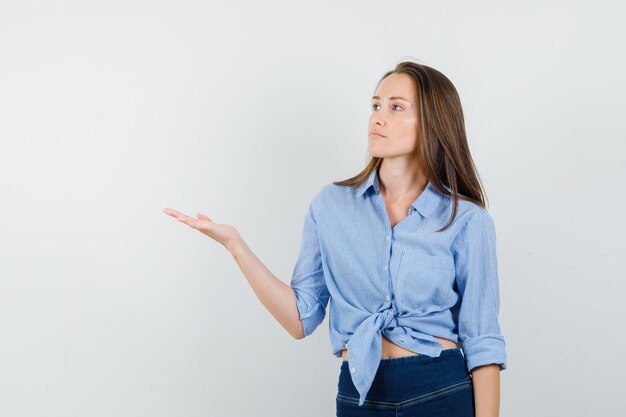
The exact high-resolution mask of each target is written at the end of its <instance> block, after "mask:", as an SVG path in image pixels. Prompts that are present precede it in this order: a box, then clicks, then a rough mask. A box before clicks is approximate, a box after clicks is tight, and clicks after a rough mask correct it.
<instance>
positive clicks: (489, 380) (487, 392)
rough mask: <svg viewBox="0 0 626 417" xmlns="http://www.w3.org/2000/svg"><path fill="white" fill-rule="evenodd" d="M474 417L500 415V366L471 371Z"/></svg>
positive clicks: (483, 367)
mask: <svg viewBox="0 0 626 417" xmlns="http://www.w3.org/2000/svg"><path fill="white" fill-rule="evenodd" d="M472 384H473V386H474V402H475V414H476V417H498V416H499V414H500V365H498V364H491V365H484V366H478V367H476V368H474V369H472Z"/></svg>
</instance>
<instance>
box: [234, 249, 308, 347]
mask: <svg viewBox="0 0 626 417" xmlns="http://www.w3.org/2000/svg"><path fill="white" fill-rule="evenodd" d="M230 253H231V255H232V256H233V258H235V261H236V262H237V265H239V269H241V272H243V274H244V275H245V277H246V279H247V280H248V282H249V283H250V285H251V286H252V290H253V291H254V293H255V294H256V296H257V298H258V299H259V300H260V301H261V303H262V304H263V305H264V306H265V308H267V309H268V310H269V312H270V313H271V314H272V315H273V316H274V318H275V319H276V320H278V322H279V323H280V324H281V325H282V326H283V327H284V328H285V330H287V331H288V332H289V334H290V335H292V336H293V337H294V338H296V339H302V338H303V337H304V330H303V328H302V322H301V321H300V316H299V314H298V309H297V308H296V295H295V293H294V290H293V289H292V288H291V287H290V286H289V285H287V284H285V283H284V282H282V281H281V280H280V279H278V278H276V276H274V274H272V272H271V271H270V270H269V269H267V267H266V266H265V265H264V264H263V262H261V260H260V259H259V258H258V257H257V256H256V255H255V254H254V252H252V250H250V248H249V247H248V245H247V244H246V242H245V241H244V240H243V239H237V240H235V241H234V242H233V244H232V246H231V248H230Z"/></svg>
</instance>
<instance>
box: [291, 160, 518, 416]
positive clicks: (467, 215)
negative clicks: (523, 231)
mask: <svg viewBox="0 0 626 417" xmlns="http://www.w3.org/2000/svg"><path fill="white" fill-rule="evenodd" d="M451 213H452V199H451V198H450V197H448V196H446V195H444V194H443V193H440V192H439V191H438V190H437V189H436V188H435V187H434V185H433V184H432V183H430V182H429V183H428V185H427V186H426V188H425V189H424V191H423V192H422V193H421V194H420V195H419V196H418V197H417V199H416V200H415V201H414V202H413V204H412V206H411V208H410V209H409V211H408V213H407V216H406V217H405V218H404V219H402V220H401V221H400V222H398V223H397V224H396V225H395V226H394V227H391V223H390V221H389V216H388V215H387V211H386V209H385V202H384V199H383V196H382V195H381V193H380V189H379V179H378V171H377V169H376V170H374V171H373V172H372V173H371V175H370V176H369V178H368V179H367V181H365V182H363V183H361V184H359V185H357V186H338V185H335V184H332V183H330V184H326V185H325V186H323V187H322V188H321V189H320V190H319V191H318V192H317V193H316V194H315V196H314V197H313V199H312V201H311V203H310V204H309V207H308V210H307V213H306V216H305V219H304V228H303V233H302V242H301V248H300V253H299V255H298V259H297V261H296V265H295V267H294V270H293V274H292V278H291V287H292V288H293V290H294V292H295V295H296V305H297V308H298V312H299V315H300V320H301V321H302V326H303V328H304V335H305V336H308V335H310V334H311V333H313V331H314V330H315V329H316V328H317V327H318V326H319V325H320V324H321V322H322V321H323V320H324V317H325V316H326V308H327V307H328V303H329V301H330V314H329V334H330V343H331V346H332V353H333V355H335V356H336V357H341V351H342V350H343V349H346V348H347V349H348V352H349V353H348V364H349V369H350V372H351V376H352V382H353V383H354V386H355V387H356V389H357V390H358V392H359V393H360V398H359V405H363V403H364V401H365V398H366V395H367V392H368V391H369V389H370V387H371V385H372V381H373V379H374V376H375V375H376V371H377V369H378V365H379V363H380V359H381V354H382V338H381V333H382V334H384V335H385V337H387V338H388V339H389V340H391V341H392V342H393V343H395V344H397V345H400V346H402V347H404V348H405V349H408V350H410V351H412V352H415V353H420V354H424V355H428V356H431V357H438V356H439V354H440V353H441V351H442V348H443V346H442V345H441V344H440V343H439V342H438V341H437V340H436V339H434V337H433V336H437V337H441V338H444V339H449V340H452V341H454V342H457V343H459V344H460V346H459V347H460V348H461V349H462V351H463V354H464V356H465V358H466V361H467V368H468V371H470V372H471V371H472V369H473V368H475V367H477V366H480V365H486V364H492V363H493V364H499V365H500V369H501V370H503V369H506V351H505V341H504V338H503V337H502V335H501V332H500V325H499V320H498V312H499V285H498V265H497V259H496V235H495V228H494V223H493V220H492V218H491V216H490V215H489V213H488V212H487V211H486V210H485V209H483V208H482V207H480V206H478V205H476V204H474V203H472V202H469V201H466V200H459V205H458V208H457V214H456V218H455V220H454V222H453V223H452V224H451V226H450V227H449V228H448V229H446V230H445V231H443V232H436V230H437V229H440V228H441V227H443V226H444V225H445V224H446V223H447V221H448V220H449V218H450V215H451Z"/></svg>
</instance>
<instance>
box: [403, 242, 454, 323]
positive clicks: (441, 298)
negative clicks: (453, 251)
mask: <svg viewBox="0 0 626 417" xmlns="http://www.w3.org/2000/svg"><path fill="white" fill-rule="evenodd" d="M454 276H455V271H454V261H453V259H452V257H448V256H442V255H429V254H426V253H424V252H421V251H419V250H415V249H405V250H404V251H403V252H402V257H401V258H400V266H399V268H398V274H397V276H396V280H395V283H394V293H395V294H394V295H395V297H396V300H397V302H398V304H399V305H398V306H399V307H400V308H401V309H403V310H405V311H408V312H418V313H421V314H428V313H430V312H434V311H440V310H442V308H448V307H449V306H448V305H447V303H448V300H451V298H450V296H451V295H452V293H453V291H454V290H453V288H452V287H453V283H454Z"/></svg>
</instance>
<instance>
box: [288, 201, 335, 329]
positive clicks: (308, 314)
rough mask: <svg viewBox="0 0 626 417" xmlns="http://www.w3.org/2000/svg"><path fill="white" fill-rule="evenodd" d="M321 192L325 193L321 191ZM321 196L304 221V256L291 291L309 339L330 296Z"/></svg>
mask: <svg viewBox="0 0 626 417" xmlns="http://www.w3.org/2000/svg"><path fill="white" fill-rule="evenodd" d="M320 192H321V191H320ZM318 196H319V193H318V194H317V195H316V196H315V198H314V199H313V201H312V202H311V203H310V204H309V208H308V210H307V213H306V216H305V218H304V227H303V230H302V240H301V245H300V253H299V255H298V259H297V261H296V265H295V267H294V269H293V273H292V276H291V288H293V290H294V292H295V295H296V306H297V308H298V313H299V315H300V321H301V322H302V327H303V329H304V336H305V337H306V336H309V335H310V334H311V333H313V331H314V330H315V329H316V328H317V327H318V326H319V325H320V324H321V323H322V321H323V320H324V317H325V316H326V306H327V305H328V300H329V298H330V294H329V292H328V288H327V287H326V281H325V279H324V270H323V268H322V256H321V250H320V240H319V233H318V228H317V220H316V214H315V213H316V212H315V205H316V200H317V197H318Z"/></svg>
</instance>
